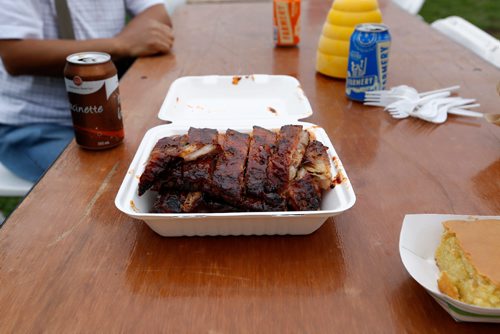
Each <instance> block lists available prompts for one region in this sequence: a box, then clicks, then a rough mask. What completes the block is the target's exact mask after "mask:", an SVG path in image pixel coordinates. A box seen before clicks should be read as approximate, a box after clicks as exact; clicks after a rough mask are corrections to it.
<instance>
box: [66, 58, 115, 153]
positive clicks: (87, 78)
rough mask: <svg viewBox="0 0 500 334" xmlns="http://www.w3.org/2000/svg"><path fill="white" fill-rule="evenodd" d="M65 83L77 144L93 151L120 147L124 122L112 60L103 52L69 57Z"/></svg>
mask: <svg viewBox="0 0 500 334" xmlns="http://www.w3.org/2000/svg"><path fill="white" fill-rule="evenodd" d="M64 81H65V83H66V91H67V92H68V98H69V103H70V109H71V117H72V119H73V128H74V130H75V139H76V142H77V144H78V145H80V146H81V147H83V148H87V149H93V150H101V149H106V148H110V147H113V146H116V145H118V144H120V143H121V142H122V141H123V137H124V131H123V121H122V114H121V106H120V92H119V90H118V75H117V71H116V67H115V65H114V64H113V62H112V61H111V56H110V55H109V54H107V53H102V52H81V53H75V54H72V55H70V56H68V57H67V58H66V67H65V68H64Z"/></svg>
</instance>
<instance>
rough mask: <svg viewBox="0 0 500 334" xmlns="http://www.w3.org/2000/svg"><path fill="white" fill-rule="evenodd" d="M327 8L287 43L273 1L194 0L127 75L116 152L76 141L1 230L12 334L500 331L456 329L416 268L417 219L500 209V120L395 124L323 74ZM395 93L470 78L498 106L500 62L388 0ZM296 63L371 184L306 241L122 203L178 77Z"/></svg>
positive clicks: (280, 68) (464, 92) (305, 18)
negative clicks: (162, 232)
mask: <svg viewBox="0 0 500 334" xmlns="http://www.w3.org/2000/svg"><path fill="white" fill-rule="evenodd" d="M330 5H331V1H326V0H309V1H303V4H302V35H301V37H302V39H301V42H300V45H299V47H297V48H275V47H274V45H273V40H272V19H271V13H272V5H271V3H269V2H267V3H237V4H206V5H187V6H184V7H182V8H179V9H178V10H177V12H176V13H175V15H174V17H173V22H174V26H175V31H176V42H175V47H174V49H173V52H172V53H171V54H168V55H165V56H159V57H150V58H144V59H140V60H138V61H137V62H136V63H135V64H134V65H133V67H132V68H131V69H130V70H129V72H128V73H127V74H126V76H125V77H124V78H123V80H122V81H121V83H120V91H121V97H122V106H123V111H124V115H125V116H124V117H125V118H124V122H125V129H126V138H125V142H124V144H123V145H121V146H119V147H117V148H114V149H111V150H106V151H102V152H93V151H86V150H83V149H80V148H79V147H78V146H77V145H76V144H75V143H74V142H73V143H71V144H70V145H69V147H68V148H67V149H66V150H65V151H64V153H63V154H62V155H61V156H60V158H59V159H58V160H57V162H56V163H55V164H54V165H53V166H52V168H51V169H50V170H49V171H48V172H47V173H46V175H45V176H44V177H43V179H42V180H41V181H40V182H39V183H38V184H37V185H36V186H35V187H34V189H33V190H32V191H31V192H30V194H29V195H28V196H27V197H26V198H25V199H24V200H23V202H22V203H21V204H20V206H19V207H18V208H17V209H16V210H15V212H14V213H13V214H12V215H11V216H10V217H9V218H8V219H7V221H6V222H5V224H4V225H3V226H2V228H1V230H0V310H1V311H0V314H1V315H0V332H1V333H25V332H48V333H69V332H87V333H95V332H102V333H110V332H138V333H140V332H142V333H147V332H154V333H157V332H164V333H188V332H194V333H354V332H358V333H368V332H369V333H402V332H408V333H493V332H496V333H498V326H496V325H492V324H479V323H475V324H473V323H457V322H455V321H454V320H453V319H452V318H451V317H450V316H449V315H448V314H447V313H446V312H445V311H444V310H443V309H442V308H441V307H440V306H439V305H438V304H437V303H436V302H435V301H434V300H433V299H432V298H431V296H430V295H428V294H427V293H426V291H425V290H424V289H423V288H422V287H421V286H420V285H419V284H418V283H416V282H415V281H414V280H413V279H412V278H411V277H410V276H409V274H408V273H407V271H406V270H405V268H404V266H403V264H402V263H401V260H400V256H399V251H398V241H399V233H400V230H401V223H402V220H403V217H404V216H405V214H408V213H456V214H475V215H494V214H498V213H499V212H500V149H499V148H500V128H498V127H495V126H494V125H491V124H488V123H486V122H485V121H484V120H482V119H472V118H465V117H458V116H455V117H453V116H452V117H450V118H449V119H448V121H447V122H446V123H445V124H442V125H434V124H431V123H427V122H424V121H421V120H418V119H415V118H411V119H405V120H396V119H393V118H391V117H390V116H389V115H388V114H387V113H385V112H383V111H382V110H380V109H378V108H367V107H364V106H363V105H362V104H360V103H354V102H351V101H350V100H348V99H346V97H345V95H344V81H342V80H335V79H331V78H328V77H325V76H323V75H320V74H317V73H316V72H315V58H316V47H317V42H318V39H319V36H320V32H321V28H322V26H323V23H324V20H325V18H326V15H327V12H328V9H329V7H330ZM381 8H382V12H383V17H384V21H385V23H387V24H388V25H389V26H390V31H391V35H392V41H393V43H392V50H391V54H390V64H389V86H394V85H399V84H409V85H411V86H414V87H416V88H417V89H418V90H431V89H437V88H442V87H445V86H451V85H456V84H458V85H460V86H461V89H460V91H459V93H460V95H461V96H463V97H473V98H476V99H478V101H479V102H480V103H481V110H483V111H485V112H494V111H497V110H498V105H499V100H500V99H499V97H498V95H497V92H496V85H497V83H498V81H499V79H500V75H499V74H500V73H499V71H498V69H496V68H494V67H493V66H491V65H489V64H488V63H486V62H485V61H483V60H481V59H480V58H479V57H477V56H476V55H474V54H473V53H472V52H470V51H468V50H466V49H464V48H462V47H461V46H459V45H457V44H455V43H453V42H451V41H449V40H448V39H447V38H446V37H445V36H442V35H440V34H439V33H437V32H436V31H434V30H433V29H432V28H431V27H429V26H428V25H427V24H425V23H424V22H423V21H422V20H420V19H419V18H418V17H414V16H410V15H409V14H407V13H405V12H403V11H402V10H401V9H399V8H398V7H396V6H395V5H393V4H392V3H391V2H389V1H382V2H381ZM253 73H264V74H286V75H291V76H294V77H296V78H297V79H298V80H299V81H300V82H301V85H302V88H303V89H304V91H305V93H306V95H307V97H308V98H309V100H310V102H311V105H312V107H313V110H314V114H313V115H312V116H311V117H309V118H308V119H307V121H309V122H312V123H315V124H318V125H320V126H322V127H323V128H324V129H325V130H326V132H327V133H328V134H329V136H330V138H331V140H332V142H333V145H334V146H335V149H336V151H337V153H338V154H339V156H340V158H341V159H342V162H343V164H344V166H345V168H346V172H347V174H348V176H349V178H350V180H351V182H352V185H353V188H354V191H355V193H356V195H357V202H356V204H355V205H354V207H353V208H352V209H350V210H348V211H346V212H344V213H342V214H341V215H339V216H336V217H335V218H334V219H329V220H328V221H327V222H326V223H325V224H324V225H323V226H322V227H321V228H320V229H319V230H317V231H316V232H314V233H313V234H311V235H306V236H247V237H243V236H242V237H179V238H166V237H161V236H159V235H157V234H156V233H155V232H153V231H152V230H151V229H150V228H149V227H148V226H147V225H146V224H144V223H143V222H141V221H139V220H134V219H132V218H130V217H128V216H126V215H125V214H123V213H121V212H120V211H119V210H117V209H116V208H115V205H114V199H115V196H116V194H117V191H118V188H119V187H120V184H121V182H122V180H123V178H124V176H125V174H126V173H127V169H128V166H129V164H130V162H131V160H132V158H133V156H134V154H135V152H136V150H137V147H138V145H139V143H140V141H141V139H142V137H143V136H144V133H145V132H146V131H147V130H148V129H149V128H151V127H153V126H156V125H159V124H162V123H163V122H162V121H160V120H159V119H158V118H157V113H158V111H159V108H160V105H161V103H162V101H163V99H164V97H165V95H166V92H167V90H168V88H169V85H170V84H171V83H172V82H173V81H174V80H175V79H176V78H179V77H181V76H186V75H207V74H226V75H233V74H253Z"/></svg>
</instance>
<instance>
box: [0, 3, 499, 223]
mask: <svg viewBox="0 0 500 334" xmlns="http://www.w3.org/2000/svg"><path fill="white" fill-rule="evenodd" d="M231 1H242V2H252V0H187V3H191V4H195V3H216V2H231ZM253 1H271V0H253ZM304 1H307V0H304ZM325 1H331V2H333V0H325ZM392 1H395V2H399V3H401V4H402V6H403V7H404V5H407V4H408V3H413V4H417V7H418V8H419V10H418V12H417V14H418V15H420V16H421V17H422V19H423V20H424V21H425V22H427V23H429V24H430V23H432V22H434V21H436V20H437V19H441V18H446V17H448V16H460V17H462V18H464V19H466V20H467V21H469V22H471V23H472V24H474V25H476V26H477V27H479V28H481V29H482V30H484V31H486V32H488V33H489V34H491V35H492V36H494V37H496V38H497V39H498V38H500V0H426V1H425V0H392ZM184 3H186V0H166V6H167V9H168V10H169V11H170V12H172V11H173V10H174V9H175V8H177V7H178V6H180V5H183V4H184ZM269 15H272V13H271V12H269ZM325 15H326V13H325ZM21 200H22V197H0V225H1V223H2V221H3V216H5V217H6V216H8V215H9V214H10V213H11V212H12V211H13V210H14V209H15V208H16V206H17V205H18V204H19V203H20V201H21Z"/></svg>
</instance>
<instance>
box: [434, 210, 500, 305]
mask: <svg viewBox="0 0 500 334" xmlns="http://www.w3.org/2000/svg"><path fill="white" fill-rule="evenodd" d="M443 226H444V228H445V231H444V233H443V236H442V239H441V243H440V244H439V246H438V248H437V250H436V263H437V266H438V267H439V269H440V271H441V275H440V277H439V279H438V287H439V290H441V292H443V293H444V294H446V295H448V296H450V297H452V298H454V299H457V300H460V301H462V302H464V303H468V304H472V305H477V306H481V307H493V308H500V220H494V219H491V220H478V221H473V222H470V221H462V220H453V221H451V220H450V221H446V222H444V223H443Z"/></svg>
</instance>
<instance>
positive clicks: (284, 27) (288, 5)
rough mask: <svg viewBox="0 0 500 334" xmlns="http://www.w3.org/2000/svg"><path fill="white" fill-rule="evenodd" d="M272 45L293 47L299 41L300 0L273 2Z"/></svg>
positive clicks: (276, 0)
mask: <svg viewBox="0 0 500 334" xmlns="http://www.w3.org/2000/svg"><path fill="white" fill-rule="evenodd" d="M273 29H274V43H275V44H276V45H277V46H294V45H297V44H299V41H300V0H274V1H273Z"/></svg>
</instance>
